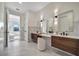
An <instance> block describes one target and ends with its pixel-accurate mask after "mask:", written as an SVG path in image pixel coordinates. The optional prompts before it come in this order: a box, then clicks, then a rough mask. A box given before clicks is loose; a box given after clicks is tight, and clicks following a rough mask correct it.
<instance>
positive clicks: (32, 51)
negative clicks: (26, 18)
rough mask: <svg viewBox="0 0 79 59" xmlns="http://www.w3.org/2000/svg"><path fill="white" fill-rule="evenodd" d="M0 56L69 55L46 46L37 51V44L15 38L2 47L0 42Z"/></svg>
mask: <svg viewBox="0 0 79 59" xmlns="http://www.w3.org/2000/svg"><path fill="white" fill-rule="evenodd" d="M0 56H71V55H69V54H67V53H64V52H62V51H58V50H56V49H54V48H48V49H47V50H46V51H39V50H38V48H37V45H36V44H35V43H33V42H29V43H27V42H26V41H19V40H15V41H12V42H9V46H8V47H7V48H4V47H3V48H2V46H1V44H0Z"/></svg>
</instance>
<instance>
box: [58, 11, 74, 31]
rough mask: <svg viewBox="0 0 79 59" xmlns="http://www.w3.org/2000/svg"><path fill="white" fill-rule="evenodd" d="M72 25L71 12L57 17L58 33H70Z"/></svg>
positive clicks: (72, 17)
mask: <svg viewBox="0 0 79 59" xmlns="http://www.w3.org/2000/svg"><path fill="white" fill-rule="evenodd" d="M73 25H74V16H73V10H70V11H67V12H64V13H61V14H59V15H58V31H59V32H72V31H73Z"/></svg>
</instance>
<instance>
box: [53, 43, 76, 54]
mask: <svg viewBox="0 0 79 59" xmlns="http://www.w3.org/2000/svg"><path fill="white" fill-rule="evenodd" d="M53 46H54V47H56V48H58V49H61V50H63V51H66V52H69V53H72V54H76V50H77V49H76V48H73V47H70V46H66V45H63V44H60V43H59V42H54V43H53Z"/></svg>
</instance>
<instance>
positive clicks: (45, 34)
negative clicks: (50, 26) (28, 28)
mask: <svg viewBox="0 0 79 59" xmlns="http://www.w3.org/2000/svg"><path fill="white" fill-rule="evenodd" d="M36 34H39V35H41V36H45V37H51V36H59V37H66V38H72V39H79V37H78V36H69V35H68V36H66V35H57V34H52V33H36Z"/></svg>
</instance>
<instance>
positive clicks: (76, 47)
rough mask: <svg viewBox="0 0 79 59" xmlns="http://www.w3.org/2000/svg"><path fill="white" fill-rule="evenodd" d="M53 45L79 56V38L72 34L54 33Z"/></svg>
mask: <svg viewBox="0 0 79 59" xmlns="http://www.w3.org/2000/svg"><path fill="white" fill-rule="evenodd" d="M51 46H53V47H56V48H58V49H61V50H64V51H66V52H69V53H72V54H74V55H78V56H79V38H78V37H72V36H60V35H53V36H52V37H51Z"/></svg>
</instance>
